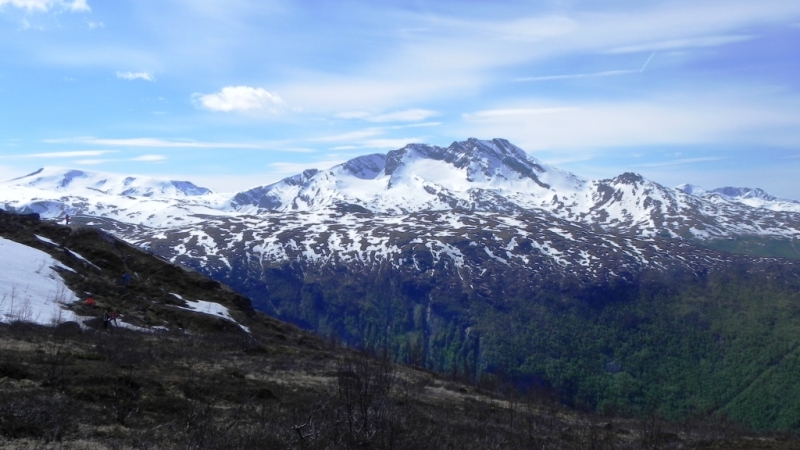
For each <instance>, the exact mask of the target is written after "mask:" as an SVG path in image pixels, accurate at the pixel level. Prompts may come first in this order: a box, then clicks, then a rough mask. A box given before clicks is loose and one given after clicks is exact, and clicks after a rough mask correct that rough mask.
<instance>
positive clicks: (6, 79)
mask: <svg viewBox="0 0 800 450" xmlns="http://www.w3.org/2000/svg"><path fill="white" fill-rule="evenodd" d="M798 75H800V2H797V1H793V0H782V1H774V0H759V1H751V0H746V1H741V0H704V1H701V2H699V1H696V0H692V1H652V0H644V1H643V0H638V1H623V0H609V1H603V2H596V1H571V0H542V1H537V2H530V1H504V2H498V1H478V0H458V1H452V0H436V1H432V0H431V1H428V0H407V1H395V0H384V1H380V2H375V1H350V0H337V1H322V0H305V1H283V0H252V1H251V0H0V179H2V180H5V179H10V178H14V177H18V176H22V175H25V174H27V173H30V172H32V171H34V170H36V169H38V168H40V167H43V166H62V167H69V168H76V169H89V170H97V171H107V172H114V173H126V174H142V175H152V176H168V177H170V178H173V179H180V180H190V181H192V182H194V183H196V184H198V185H201V186H205V187H209V188H212V189H214V190H217V191H222V192H234V191H240V190H244V189H246V188H249V187H253V186H257V185H265V184H269V183H271V182H274V181H277V180H279V179H281V178H283V177H286V176H290V175H293V174H296V173H299V172H300V171H302V170H304V169H307V168H318V169H325V168H328V167H331V166H333V165H335V164H338V163H341V162H344V161H346V160H348V159H350V158H353V157H356V156H359V155H364V154H370V153H386V152H387V151H390V150H394V149H398V148H401V147H402V146H404V145H406V144H408V143H416V142H421V143H428V144H434V145H442V146H446V145H449V144H450V143H452V142H453V141H462V140H465V139H467V138H470V137H476V138H480V139H492V138H504V139H508V140H509V141H511V142H512V143H514V144H516V145H517V146H519V147H521V148H522V149H524V150H525V151H527V152H528V153H529V154H530V155H531V156H533V157H535V158H537V159H539V160H541V161H543V162H545V163H548V164H551V165H555V166H556V167H559V168H561V169H564V170H569V171H571V172H573V173H575V174H577V175H579V176H581V177H584V178H588V179H600V178H609V177H613V176H616V175H619V174H621V173H623V172H627V171H631V172H636V173H639V174H642V175H643V176H645V177H646V178H649V179H651V180H654V181H657V182H659V183H662V184H664V185H667V186H675V185H678V184H680V183H692V184H696V185H700V186H703V187H705V188H715V187H721V186H738V187H760V188H762V189H765V190H767V191H768V192H770V193H772V194H773V195H777V196H780V197H786V198H792V199H797V200H800V177H798V176H797V174H799V173H800V76H798Z"/></svg>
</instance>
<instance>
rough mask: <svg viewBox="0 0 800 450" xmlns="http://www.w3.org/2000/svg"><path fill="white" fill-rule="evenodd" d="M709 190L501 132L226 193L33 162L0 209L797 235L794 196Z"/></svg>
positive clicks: (141, 221)
mask: <svg viewBox="0 0 800 450" xmlns="http://www.w3.org/2000/svg"><path fill="white" fill-rule="evenodd" d="M715 191H718V190H715ZM715 191H708V192H706V191H704V190H702V188H699V187H697V186H691V185H684V186H682V187H681V188H680V189H668V188H665V187H664V186H661V185H659V184H658V183H655V182H652V181H649V180H646V179H644V178H643V177H641V176H640V175H637V174H632V173H626V174H622V175H620V176H618V177H614V178H612V179H607V180H595V181H588V180H584V179H581V178H579V177H577V176H575V175H573V174H571V173H569V172H565V171H562V170H559V169H557V168H555V167H551V166H549V165H547V164H544V163H542V162H541V161H538V160H537V159H535V158H533V157H531V156H529V155H527V154H526V153H525V152H524V151H523V150H522V149H520V148H518V147H516V146H514V145H513V144H511V143H509V142H508V141H506V140H503V139H493V140H491V141H483V140H478V139H474V138H472V139H468V140H466V141H463V142H454V143H452V144H451V145H450V146H448V147H446V148H445V147H438V146H431V145H425V144H409V145H407V146H405V147H403V148H401V149H398V150H393V151H390V152H388V153H386V154H372V155H365V156H361V157H358V158H355V159H352V160H350V161H348V162H346V163H344V164H340V165H338V166H335V167H332V168H330V169H327V170H322V171H320V170H316V169H312V170H307V171H305V172H303V173H301V174H298V175H295V176H293V177H289V178H286V179H283V180H281V181H279V182H277V183H273V184H271V185H267V186H260V187H256V188H253V189H250V190H248V191H245V192H241V193H238V194H235V195H226V194H214V193H210V192H208V191H207V190H204V189H203V188H197V187H196V186H194V185H192V184H191V183H188V182H183V183H179V182H173V181H169V180H161V179H155V178H147V177H126V176H118V175H110V174H102V173H99V172H86V171H71V170H67V169H42V170H40V171H38V172H36V173H34V174H31V175H28V176H25V177H22V178H19V179H16V180H12V181H10V182H5V183H0V208H6V209H10V210H13V211H17V212H36V213H39V214H40V215H42V216H43V217H44V218H62V217H63V216H64V215H65V214H71V215H73V216H74V215H79V214H82V215H88V216H97V217H107V218H110V219H114V220H117V221H119V222H122V223H125V224H132V225H144V226H147V227H152V228H175V227H178V228H180V227H184V226H186V227H188V226H190V225H195V224H202V223H204V222H206V221H208V220H210V219H213V218H235V217H242V216H247V215H256V216H263V215H273V214H286V213H294V212H320V213H324V212H326V211H327V212H330V211H341V212H349V213H358V212H361V213H370V212H371V213H374V214H388V215H394V216H397V215H406V214H411V213H415V212H423V211H483V212H492V213H502V214H510V215H519V214H520V213H523V212H537V213H540V214H541V213H547V214H553V215H555V216H557V217H559V218H562V219H565V220H569V221H572V222H575V223H577V224H581V226H588V227H591V228H597V229H602V230H604V231H607V232H614V233H619V232H621V233H632V234H634V235H639V236H643V237H648V236H656V235H658V236H663V237H667V236H671V237H677V236H684V237H687V236H689V235H691V236H694V237H698V238H712V237H722V236H729V235H731V234H763V235H779V236H794V235H797V234H800V215H798V214H797V213H798V212H800V202H794V203H792V202H790V201H784V202H783V203H778V202H777V200H779V199H777V200H776V199H774V198H772V197H768V196H764V195H756V194H758V193H759V192H762V191H760V190H750V191H752V193H751V194H752V195H750V194H747V195H745V194H742V195H739V196H738V197H736V198H737V199H738V200H732V197H729V196H726V195H724V194H723V193H720V192H715ZM754 206H755V207H754ZM765 208H766V209H765Z"/></svg>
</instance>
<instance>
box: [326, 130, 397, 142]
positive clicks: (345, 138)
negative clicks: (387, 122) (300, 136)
mask: <svg viewBox="0 0 800 450" xmlns="http://www.w3.org/2000/svg"><path fill="white" fill-rule="evenodd" d="M383 132H384V131H383V130H382V129H381V128H367V129H365V130H356V131H350V132H347V133H341V134H334V135H330V136H321V137H317V138H313V139H311V141H312V142H350V141H356V140H362V139H366V138H370V137H373V136H378V135H381V134H383Z"/></svg>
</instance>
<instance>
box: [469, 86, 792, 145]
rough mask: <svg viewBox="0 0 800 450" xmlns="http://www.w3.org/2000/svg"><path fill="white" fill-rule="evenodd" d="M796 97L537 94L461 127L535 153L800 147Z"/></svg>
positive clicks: (482, 113) (471, 119)
mask: <svg viewBox="0 0 800 450" xmlns="http://www.w3.org/2000/svg"><path fill="white" fill-rule="evenodd" d="M773 95H774V96H776V97H780V96H781V95H782V94H781V93H775V94H773ZM783 95H784V96H785V93H784V94H783ZM792 101H793V100H790V99H789V98H779V99H778V100H776V99H773V98H770V95H768V94H766V93H764V92H763V91H759V92H754V93H751V94H747V93H742V92H737V91H735V90H727V89H722V90H720V91H718V92H713V91H712V92H701V91H699V90H698V91H695V92H691V93H690V92H685V91H683V92H680V93H678V92H673V93H671V94H669V93H662V94H661V95H658V96H655V97H651V98H641V99H637V100H636V101H621V100H605V101H595V102H588V101H586V102H578V103H572V102H563V103H562V105H553V104H552V102H550V101H548V102H547V103H550V104H545V105H542V104H543V103H545V101H542V100H538V101H537V100H533V99H532V100H530V101H527V102H520V101H517V102H515V104H514V105H513V107H507V108H497V109H490V110H482V111H477V112H475V113H470V114H464V115H463V116H462V117H463V119H464V123H463V125H462V126H460V127H459V128H460V130H461V131H460V134H461V135H465V136H466V135H469V136H483V137H504V138H507V139H509V140H511V141H512V142H514V143H515V144H517V145H519V146H521V147H522V148H525V149H526V150H529V151H540V150H554V149H560V151H585V150H586V149H601V148H605V149H610V148H623V147H626V148H630V147H633V146H653V145H687V144H691V145H704V144H712V143H715V144H718V145H722V144H728V145H729V144H735V145H750V144H758V145H762V146H764V145H773V146H779V147H796V143H797V142H798V139H800V128H798V126H800V113H798V112H797V111H796V109H795V108H794V107H793V106H792ZM525 103H527V105H526V104H525ZM564 103H566V104H564ZM540 105H542V106H540ZM570 149H571V150H570Z"/></svg>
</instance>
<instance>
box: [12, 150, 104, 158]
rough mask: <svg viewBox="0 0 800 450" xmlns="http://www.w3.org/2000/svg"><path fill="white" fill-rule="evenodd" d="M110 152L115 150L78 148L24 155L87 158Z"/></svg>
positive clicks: (28, 156) (30, 156) (29, 156)
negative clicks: (75, 149)
mask: <svg viewBox="0 0 800 450" xmlns="http://www.w3.org/2000/svg"><path fill="white" fill-rule="evenodd" d="M108 153H115V152H114V151H112V150H78V151H72V152H49V153H33V154H30V155H22V156H24V157H26V158H85V157H87V156H102V155H105V154H108Z"/></svg>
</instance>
